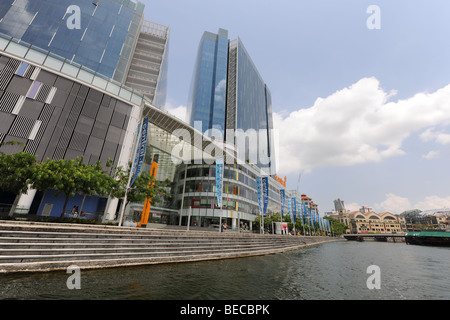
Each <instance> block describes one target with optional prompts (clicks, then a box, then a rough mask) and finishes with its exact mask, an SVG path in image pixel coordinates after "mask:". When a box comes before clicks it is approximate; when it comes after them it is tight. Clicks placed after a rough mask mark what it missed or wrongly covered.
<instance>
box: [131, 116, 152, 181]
mask: <svg viewBox="0 0 450 320" xmlns="http://www.w3.org/2000/svg"><path fill="white" fill-rule="evenodd" d="M139 129H140V130H138V132H139V131H141V136H140V138H139V142H138V143H139V145H138V148H137V150H136V158H135V159H134V163H135V165H134V173H133V180H132V181H131V184H130V187H131V186H132V185H133V183H134V181H135V180H136V178H137V177H138V175H139V172H140V171H141V167H142V163H143V162H144V157H145V150H146V149H147V132H148V118H145V119H144V120H143V122H142V129H141V128H140V127H139Z"/></svg>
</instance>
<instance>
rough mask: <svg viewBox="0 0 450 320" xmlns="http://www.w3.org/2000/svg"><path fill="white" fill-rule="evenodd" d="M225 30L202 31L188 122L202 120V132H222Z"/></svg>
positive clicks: (225, 70)
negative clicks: (215, 31) (209, 130)
mask: <svg viewBox="0 0 450 320" xmlns="http://www.w3.org/2000/svg"><path fill="white" fill-rule="evenodd" d="M228 42H229V41H228V31H226V30H223V29H219V32H218V34H213V33H210V32H205V33H204V34H203V37H202V39H201V41H200V46H199V49H198V55H197V62H196V66H195V71H194V76H193V81H192V84H191V86H192V87H191V97H190V99H189V106H188V122H189V123H190V124H191V126H194V122H195V121H201V122H202V126H203V129H204V130H207V129H212V128H217V129H219V130H222V131H223V130H224V129H225V109H226V89H227V68H228Z"/></svg>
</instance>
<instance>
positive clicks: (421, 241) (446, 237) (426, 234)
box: [405, 230, 450, 247]
mask: <svg viewBox="0 0 450 320" xmlns="http://www.w3.org/2000/svg"><path fill="white" fill-rule="evenodd" d="M405 242H406V244H416V245H422V246H445V247H450V232H449V231H443V230H429V231H413V232H410V233H408V234H407V235H406V236H405Z"/></svg>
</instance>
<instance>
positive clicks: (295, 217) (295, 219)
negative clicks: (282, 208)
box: [292, 198, 297, 223]
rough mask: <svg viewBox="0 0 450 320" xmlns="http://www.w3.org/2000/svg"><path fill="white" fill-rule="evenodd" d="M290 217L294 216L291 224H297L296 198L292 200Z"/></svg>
mask: <svg viewBox="0 0 450 320" xmlns="http://www.w3.org/2000/svg"><path fill="white" fill-rule="evenodd" d="M292 215H293V216H294V220H293V221H292V222H294V223H295V222H297V198H292Z"/></svg>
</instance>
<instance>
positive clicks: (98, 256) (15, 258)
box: [0, 245, 284, 264]
mask: <svg viewBox="0 0 450 320" xmlns="http://www.w3.org/2000/svg"><path fill="white" fill-rule="evenodd" d="M277 248H278V249H281V248H284V246H273V245H266V246H254V247H247V248H217V247H216V248H213V249H212V248H208V249H207V250H205V249H201V248H189V249H183V250H181V249H178V250H177V249H175V250H166V249H158V250H142V251H141V250H137V251H135V250H124V251H118V252H117V251H112V252H106V251H103V252H102V250H94V252H92V251H91V252H89V251H84V250H82V251H79V252H75V251H72V252H66V253H57V252H56V253H55V252H52V253H48V252H37V253H36V254H34V255H33V254H19V255H0V264H1V263H24V262H42V261H72V262H74V261H79V260H102V259H115V260H120V259H130V258H149V257H164V256H166V257H172V256H179V255H183V256H187V255H201V254H227V253H239V252H245V253H248V252H251V251H267V250H273V249H277Z"/></svg>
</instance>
